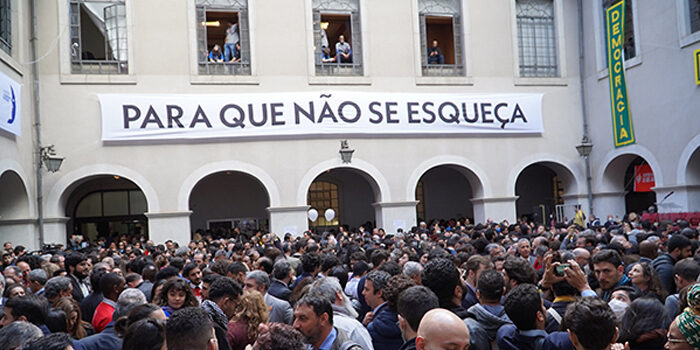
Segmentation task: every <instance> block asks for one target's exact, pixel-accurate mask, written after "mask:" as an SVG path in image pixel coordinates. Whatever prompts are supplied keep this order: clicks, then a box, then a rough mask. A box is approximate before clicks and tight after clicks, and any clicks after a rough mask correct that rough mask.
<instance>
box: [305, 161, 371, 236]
mask: <svg viewBox="0 0 700 350" xmlns="http://www.w3.org/2000/svg"><path fill="white" fill-rule="evenodd" d="M379 198H381V196H380V193H379V187H378V185H377V183H376V181H375V180H374V179H373V178H372V177H371V176H370V175H369V174H367V173H365V172H363V171H361V170H357V169H353V168H334V169H329V170H326V171H324V172H323V173H321V174H320V175H318V176H317V177H316V178H315V179H314V181H313V182H312V183H311V185H310V186H309V189H308V190H307V205H309V206H310V207H311V208H313V209H316V210H317V211H318V219H316V220H315V221H311V220H309V227H310V228H311V229H312V230H316V231H325V230H332V229H337V228H338V226H339V225H347V226H348V228H351V229H352V228H357V227H359V226H361V225H362V226H368V225H369V226H371V227H374V226H375V222H376V214H375V208H374V207H373V206H372V204H373V203H376V202H378V201H379ZM327 209H333V211H334V212H335V216H334V217H333V218H332V219H331V220H326V218H325V217H324V213H325V212H326V210H327ZM366 228H369V227H366Z"/></svg>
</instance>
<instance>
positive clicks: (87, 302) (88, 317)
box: [80, 292, 104, 323]
mask: <svg viewBox="0 0 700 350" xmlns="http://www.w3.org/2000/svg"><path fill="white" fill-rule="evenodd" d="M102 299H104V296H103V295H102V293H95V292H92V293H90V294H89V295H88V296H87V297H85V299H83V301H82V302H80V312H81V313H82V314H83V321H85V322H87V323H92V316H93V315H94V314H95V309H97V305H100V303H101V302H102Z"/></svg>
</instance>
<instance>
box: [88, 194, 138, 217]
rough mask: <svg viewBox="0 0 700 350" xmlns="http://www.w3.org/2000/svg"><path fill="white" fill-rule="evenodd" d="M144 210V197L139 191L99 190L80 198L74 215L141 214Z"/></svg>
mask: <svg viewBox="0 0 700 350" xmlns="http://www.w3.org/2000/svg"><path fill="white" fill-rule="evenodd" d="M146 210H148V205H147V203H146V197H145V196H144V194H143V192H141V191H138V190H129V191H100V192H93V193H90V194H89V195H87V196H85V197H83V199H81V200H80V202H79V203H78V205H77V206H76V208H75V217H76V218H88V217H103V216H130V215H143V214H144V213H145V212H146Z"/></svg>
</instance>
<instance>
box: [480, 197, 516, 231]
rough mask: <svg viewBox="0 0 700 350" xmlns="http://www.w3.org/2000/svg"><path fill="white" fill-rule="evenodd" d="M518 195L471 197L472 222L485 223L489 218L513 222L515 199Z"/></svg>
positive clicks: (514, 217)
mask: <svg viewBox="0 0 700 350" xmlns="http://www.w3.org/2000/svg"><path fill="white" fill-rule="evenodd" d="M516 200H518V196H513V197H483V198H472V200H471V201H472V203H473V204H474V224H478V223H486V222H487V221H488V220H489V219H490V220H493V221H496V222H501V221H503V220H508V222H515V219H516V210H515V201H516Z"/></svg>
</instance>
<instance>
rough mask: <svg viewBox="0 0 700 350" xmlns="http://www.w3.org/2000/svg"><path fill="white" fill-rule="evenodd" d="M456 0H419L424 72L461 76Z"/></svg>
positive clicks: (426, 74) (461, 60)
mask: <svg viewBox="0 0 700 350" xmlns="http://www.w3.org/2000/svg"><path fill="white" fill-rule="evenodd" d="M460 3H461V1H458V0H419V2H418V5H419V12H418V16H419V25H420V40H421V63H422V71H423V75H424V76H462V75H464V58H463V51H464V50H463V48H462V8H461V5H460Z"/></svg>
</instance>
